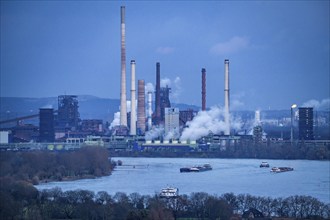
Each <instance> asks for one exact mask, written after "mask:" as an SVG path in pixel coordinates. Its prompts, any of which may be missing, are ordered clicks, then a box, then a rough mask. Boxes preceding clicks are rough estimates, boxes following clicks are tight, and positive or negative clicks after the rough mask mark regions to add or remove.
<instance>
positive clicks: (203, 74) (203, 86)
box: [202, 68, 206, 111]
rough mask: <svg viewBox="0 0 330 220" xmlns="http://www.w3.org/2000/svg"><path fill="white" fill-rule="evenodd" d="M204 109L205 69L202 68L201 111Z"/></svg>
mask: <svg viewBox="0 0 330 220" xmlns="http://www.w3.org/2000/svg"><path fill="white" fill-rule="evenodd" d="M205 110H206V70H205V69H204V68H203V69H202V111H205Z"/></svg>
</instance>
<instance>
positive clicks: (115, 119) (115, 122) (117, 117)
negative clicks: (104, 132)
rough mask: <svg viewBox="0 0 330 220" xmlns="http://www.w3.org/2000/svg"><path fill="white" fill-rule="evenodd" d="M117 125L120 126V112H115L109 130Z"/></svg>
mask: <svg viewBox="0 0 330 220" xmlns="http://www.w3.org/2000/svg"><path fill="white" fill-rule="evenodd" d="M119 125H120V112H115V113H114V114H113V121H112V122H111V124H110V127H109V129H112V128H113V127H115V126H119Z"/></svg>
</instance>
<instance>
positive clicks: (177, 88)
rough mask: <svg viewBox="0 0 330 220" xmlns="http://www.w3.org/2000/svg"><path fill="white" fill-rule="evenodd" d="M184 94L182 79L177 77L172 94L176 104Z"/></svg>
mask: <svg viewBox="0 0 330 220" xmlns="http://www.w3.org/2000/svg"><path fill="white" fill-rule="evenodd" d="M181 92H182V87H181V78H180V77H178V76H177V77H176V78H175V79H174V89H173V92H172V98H173V99H174V101H175V102H179V101H180V100H179V97H180V95H181Z"/></svg>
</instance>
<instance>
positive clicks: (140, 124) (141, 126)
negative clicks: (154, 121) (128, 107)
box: [137, 80, 146, 134]
mask: <svg viewBox="0 0 330 220" xmlns="http://www.w3.org/2000/svg"><path fill="white" fill-rule="evenodd" d="M137 129H138V131H139V132H138V133H139V134H144V132H145V131H146V111H145V93H144V80H138V109H137Z"/></svg>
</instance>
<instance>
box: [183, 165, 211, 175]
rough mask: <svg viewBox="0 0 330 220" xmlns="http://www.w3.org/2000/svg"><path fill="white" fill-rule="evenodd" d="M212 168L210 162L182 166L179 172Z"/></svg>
mask: <svg viewBox="0 0 330 220" xmlns="http://www.w3.org/2000/svg"><path fill="white" fill-rule="evenodd" d="M208 170H212V167H211V165H210V164H204V165H202V166H193V167H183V168H180V173H189V172H203V171H208Z"/></svg>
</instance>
